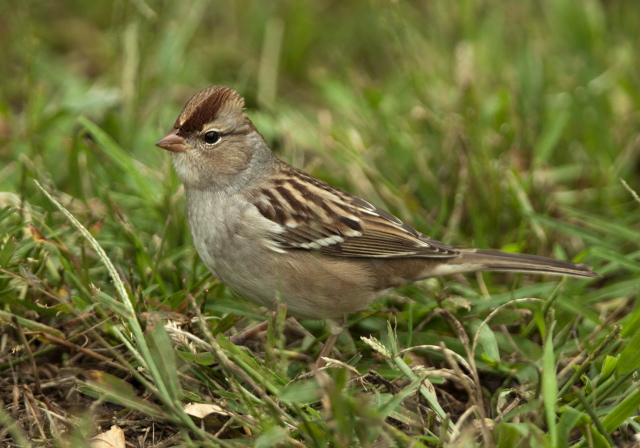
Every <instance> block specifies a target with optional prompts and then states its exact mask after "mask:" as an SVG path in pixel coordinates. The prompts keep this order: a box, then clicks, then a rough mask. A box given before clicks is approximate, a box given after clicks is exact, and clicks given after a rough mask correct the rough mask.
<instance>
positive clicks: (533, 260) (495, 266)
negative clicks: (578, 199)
mask: <svg viewBox="0 0 640 448" xmlns="http://www.w3.org/2000/svg"><path fill="white" fill-rule="evenodd" d="M451 262H452V264H456V265H458V266H460V267H463V266H465V267H468V268H467V269H461V271H503V272H524V273H533V274H550V275H568V276H571V277H589V278H593V277H599V275H598V274H596V273H595V272H593V271H592V270H591V267H590V266H587V265H584V264H577V263H572V262H570V261H560V260H554V259H553V258H547V257H540V256H537V255H527V254H512V253H508V252H501V251H499V250H490V249H461V251H460V257H456V258H455V259H452V260H451Z"/></svg>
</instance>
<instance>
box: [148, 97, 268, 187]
mask: <svg viewBox="0 0 640 448" xmlns="http://www.w3.org/2000/svg"><path fill="white" fill-rule="evenodd" d="M243 107H244V99H243V98H242V97H241V96H240V95H239V94H238V92H236V91H235V90H233V89H232V88H229V87H224V86H211V87H207V88H206V89H204V90H202V91H200V92H198V93H197V94H195V95H194V96H193V97H192V98H191V99H190V100H189V101H188V102H187V104H186V105H185V106H184V108H183V109H182V112H180V115H179V116H178V119H177V120H176V122H175V124H174V125H173V131H171V132H170V133H169V134H167V135H166V136H165V137H164V138H162V139H160V140H159V141H158V142H156V145H157V146H159V147H160V148H163V149H166V150H168V151H171V152H172V153H173V166H174V168H175V170H176V173H177V174H178V177H179V178H180V180H181V181H182V183H183V184H184V185H185V188H187V189H189V188H197V189H212V190H221V189H227V188H242V186H243V185H245V184H246V183H247V182H250V181H251V179H252V177H254V176H259V174H260V171H261V170H260V169H261V167H264V165H265V164H268V163H269V162H270V160H271V159H272V158H273V157H274V156H273V154H272V153H271V150H270V149H269V147H268V146H267V144H266V142H265V141H264V139H263V138H262V136H261V135H260V133H259V132H258V130H257V129H256V128H255V126H253V123H251V120H249V118H248V117H247V115H246V114H245V112H244V110H243Z"/></svg>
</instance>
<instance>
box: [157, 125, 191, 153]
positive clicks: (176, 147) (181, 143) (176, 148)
mask: <svg viewBox="0 0 640 448" xmlns="http://www.w3.org/2000/svg"><path fill="white" fill-rule="evenodd" d="M156 146H159V147H160V148H162V149H166V150H167V151H172V152H184V151H186V150H187V141H186V140H185V139H184V138H183V137H180V136H179V135H178V130H177V129H176V130H174V131H173V132H170V133H169V134H167V135H165V136H164V137H162V138H161V139H160V140H158V141H157V142H156Z"/></svg>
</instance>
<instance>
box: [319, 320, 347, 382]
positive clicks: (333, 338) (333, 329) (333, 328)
mask: <svg viewBox="0 0 640 448" xmlns="http://www.w3.org/2000/svg"><path fill="white" fill-rule="evenodd" d="M325 324H326V325H327V326H328V327H329V333H330V335H329V337H328V338H327V340H326V341H324V346H323V347H322V350H321V351H320V354H319V355H318V359H317V360H316V369H319V368H321V367H324V365H325V364H326V362H325V360H324V359H322V358H325V357H327V356H329V355H330V354H331V351H332V350H333V347H334V346H335V345H336V342H337V341H338V337H340V333H342V331H343V330H344V328H345V327H346V326H347V317H346V316H345V317H343V318H342V320H340V321H335V320H326V321H325Z"/></svg>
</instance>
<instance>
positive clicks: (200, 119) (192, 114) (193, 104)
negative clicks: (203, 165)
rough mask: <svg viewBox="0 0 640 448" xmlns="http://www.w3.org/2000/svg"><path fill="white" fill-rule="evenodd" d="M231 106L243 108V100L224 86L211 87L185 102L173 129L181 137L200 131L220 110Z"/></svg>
mask: <svg viewBox="0 0 640 448" xmlns="http://www.w3.org/2000/svg"><path fill="white" fill-rule="evenodd" d="M231 103H233V104H231ZM233 105H235V106H236V107H237V108H238V109H241V108H242V106H243V100H242V99H241V98H240V96H239V95H238V93H237V92H236V91H235V90H233V89H231V88H229V87H224V86H211V87H209V88H207V89H205V90H203V91H201V92H199V93H197V94H196V95H194V96H193V97H192V98H191V99H190V100H189V101H188V102H187V105H186V106H185V107H184V109H183V110H182V113H181V114H180V116H179V117H178V121H177V122H176V125H175V127H176V128H178V129H179V130H180V132H179V134H181V135H182V134H183V133H189V132H195V131H201V130H202V128H203V127H204V125H205V124H207V123H210V122H211V121H213V120H214V119H215V118H216V116H217V115H218V113H219V112H220V110H221V109H223V108H225V107H228V106H233Z"/></svg>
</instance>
